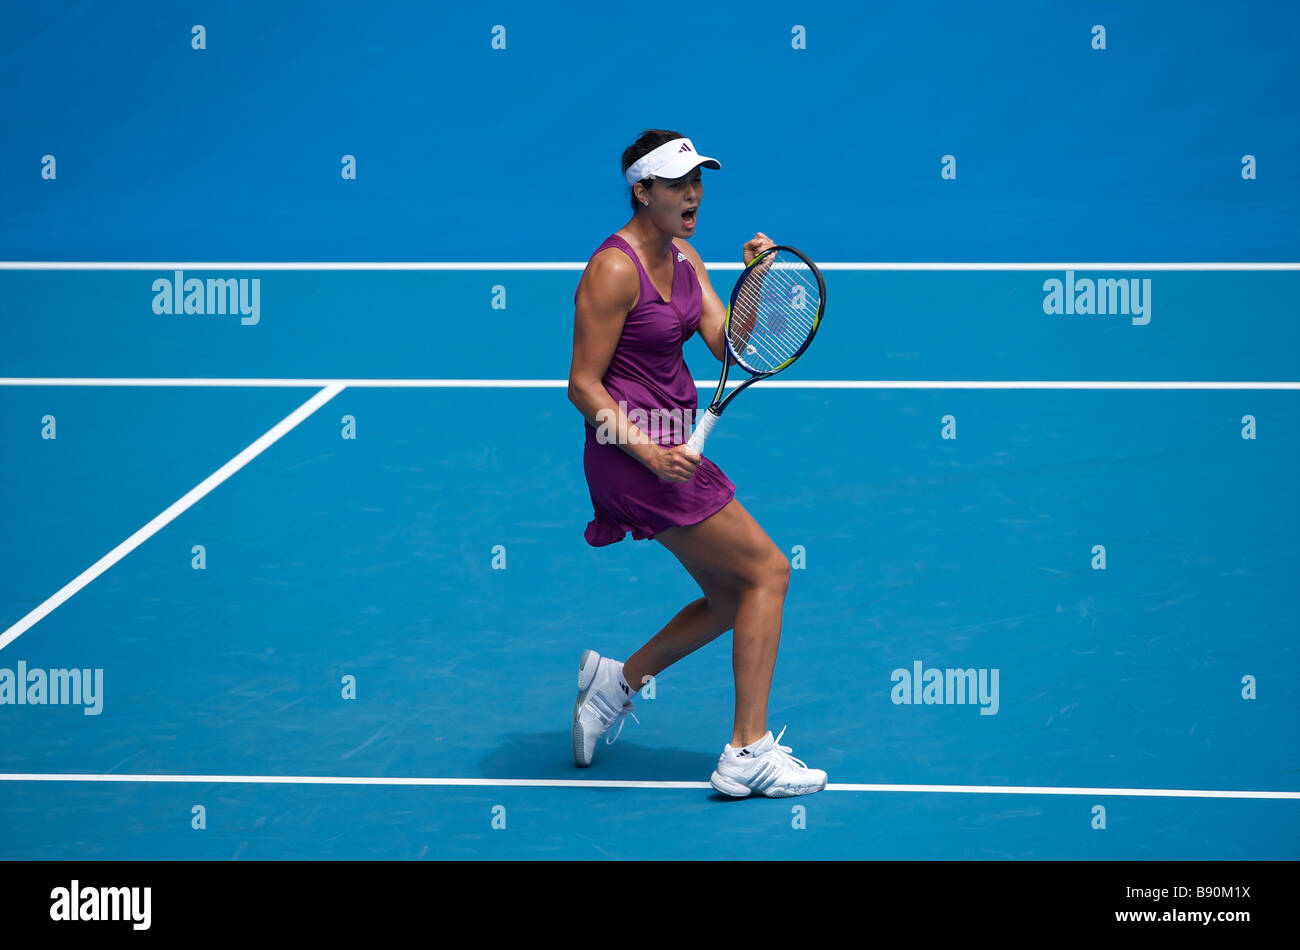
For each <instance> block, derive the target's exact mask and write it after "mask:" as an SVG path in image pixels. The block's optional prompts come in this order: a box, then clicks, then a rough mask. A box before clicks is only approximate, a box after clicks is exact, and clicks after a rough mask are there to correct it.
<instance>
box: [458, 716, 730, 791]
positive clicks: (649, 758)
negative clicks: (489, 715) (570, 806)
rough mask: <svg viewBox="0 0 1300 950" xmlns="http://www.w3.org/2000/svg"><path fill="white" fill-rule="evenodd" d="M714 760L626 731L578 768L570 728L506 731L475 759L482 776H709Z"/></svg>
mask: <svg viewBox="0 0 1300 950" xmlns="http://www.w3.org/2000/svg"><path fill="white" fill-rule="evenodd" d="M717 764H718V757H717V755H716V754H710V753H708V752H704V751H700V750H698V749H677V748H664V747H663V746H647V745H641V744H639V743H637V742H634V741H632V740H631V739H629V737H628V733H627V731H624V733H623V735H621V736H620V737H619V738H618V740H617V741H615V742H614V743H613V744H612V745H606V744H605V740H604V739H601V740H600V743H599V745H598V746H597V747H596V754H595V756H594V757H593V759H592V763H591V765H590V766H588V767H587V768H585V769H582V768H578V767H577V766H576V765H574V763H573V740H572V737H571V734H570V733H569V732H568V731H567V730H564V731H560V730H556V731H553V732H533V733H512V734H510V735H507V736H506V737H505V740H504V741H503V742H502V743H501V745H499V746H498V747H497V748H495V749H493V750H492V751H491V752H489V753H488V754H487V755H485V756H484V757H483V758H482V759H480V760H479V769H480V772H481V774H482V777H483V778H538V779H579V780H582V779H587V780H592V781H613V782H707V781H708V780H709V776H710V775H712V774H713V769H714V767H715V766H716V765H717ZM712 794H714V795H716V796H717V797H718V798H728V796H726V795H717V793H716V792H714V793H712Z"/></svg>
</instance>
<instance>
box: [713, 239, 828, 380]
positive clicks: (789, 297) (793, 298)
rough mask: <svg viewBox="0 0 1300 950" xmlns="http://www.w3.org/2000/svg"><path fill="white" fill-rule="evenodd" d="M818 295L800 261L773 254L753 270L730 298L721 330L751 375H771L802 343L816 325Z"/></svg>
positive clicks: (806, 267) (806, 268)
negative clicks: (753, 372) (724, 329)
mask: <svg viewBox="0 0 1300 950" xmlns="http://www.w3.org/2000/svg"><path fill="white" fill-rule="evenodd" d="M820 303H821V295H820V290H819V287H818V283H817V279H816V277H815V276H814V274H813V272H812V270H811V269H810V268H809V267H808V265H807V264H806V263H804V262H803V261H802V260H800V259H798V258H795V259H793V260H791V259H789V258H786V257H784V256H783V255H782V254H781V252H779V251H778V252H777V253H776V254H775V255H773V256H772V257H771V258H770V259H769V263H766V264H765V263H763V262H760V263H759V264H758V265H756V266H755V267H754V269H753V270H752V271H750V273H749V274H748V275H746V277H745V280H744V282H743V283H742V284H741V286H740V288H739V290H738V291H737V294H736V300H735V302H734V303H733V304H732V307H731V312H730V319H729V323H728V328H727V332H728V335H729V336H730V337H731V344H732V349H733V350H734V351H735V353H736V355H737V357H738V359H739V361H740V362H741V363H742V364H743V365H745V366H746V368H747V369H750V370H752V371H755V372H771V371H772V370H775V369H776V368H777V367H779V366H781V365H782V364H783V363H785V362H786V361H787V360H789V359H790V358H791V357H793V356H794V355H795V354H796V353H798V352H799V350H800V348H801V347H802V346H803V345H804V343H806V342H807V340H808V337H809V336H810V335H811V334H812V332H813V330H814V328H815V326H816V318H817V312H818V310H819V309H820Z"/></svg>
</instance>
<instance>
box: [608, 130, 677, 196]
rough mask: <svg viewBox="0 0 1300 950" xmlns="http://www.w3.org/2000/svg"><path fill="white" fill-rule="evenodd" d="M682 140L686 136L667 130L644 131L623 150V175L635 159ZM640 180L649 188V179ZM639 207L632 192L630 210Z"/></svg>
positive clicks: (634, 193)
mask: <svg viewBox="0 0 1300 950" xmlns="http://www.w3.org/2000/svg"><path fill="white" fill-rule="evenodd" d="M684 138H686V136H684V135H682V133H680V132H670V131H669V130H668V129H646V130H645V131H644V132H642V133H641V137H640V138H638V139H637V140H636V141H635V142H633V143H632V144H631V145H629V146H628V147H627V148H625V149H624V150H623V174H624V175H627V170H628V169H629V168H631V167H632V165H633V164H634V163H635V162H636V161H637V159H639V158H644V157H645V156H647V155H649V154H650V153H651V152H653V151H654V150H655V149H657V148H658V147H659V146H660V145H665V144H667V143H668V142H671V141H672V140H673V139H684ZM641 180H642V181H643V182H645V183H646V187H647V188H649V187H650V180H651V179H649V178H643V179H641ZM640 206H641V204H640V202H638V201H637V200H636V192H635V191H634V192H632V210H633V211H635V210H636V209H637V208H639V207H640Z"/></svg>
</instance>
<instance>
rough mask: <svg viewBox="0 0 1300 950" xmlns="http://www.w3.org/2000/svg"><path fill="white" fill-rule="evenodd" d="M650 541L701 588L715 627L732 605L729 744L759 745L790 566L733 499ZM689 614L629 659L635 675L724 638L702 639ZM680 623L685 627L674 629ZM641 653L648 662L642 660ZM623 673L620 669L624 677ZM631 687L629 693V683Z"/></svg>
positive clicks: (698, 618) (701, 624) (703, 630)
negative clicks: (733, 704) (732, 708)
mask: <svg viewBox="0 0 1300 950" xmlns="http://www.w3.org/2000/svg"><path fill="white" fill-rule="evenodd" d="M655 539H656V540H657V541H659V542H661V543H662V544H663V545H664V547H666V548H668V550H670V551H672V553H673V554H674V555H676V556H677V558H678V560H680V561H681V562H682V564H683V565H684V566H685V567H686V569H687V570H688V571H690V572H691V574H692V575H693V576H695V578H696V580H697V581H700V584H701V588H702V589H703V590H704V592H705V604H706V607H705V609H706V610H707V611H709V612H711V613H713V614H714V621H713V622H714V624H715V625H716V624H717V623H721V622H723V619H724V617H725V614H726V613H727V612H728V611H730V609H731V607H730V605H731V604H733V603H734V604H735V612H734V627H735V636H734V637H733V640H732V652H731V666H732V673H733V675H734V676H735V680H736V711H735V724H734V726H733V730H732V737H731V744H732V745H733V746H737V747H739V746H746V745H749V744H751V743H753V742H757V741H758V740H759V739H761V738H762V737H763V735H764V734H765V733H766V732H767V700H768V695H769V693H770V692H771V688H772V672H773V670H774V669H775V667H776V653H777V647H778V646H779V645H780V641H781V614H782V609H783V607H784V605H785V594H786V590H787V589H788V587H789V582H790V563H789V562H788V561H787V560H786V559H785V555H783V554H782V553H781V551H780V549H778V548H777V546H776V545H775V544H773V543H772V540H771V539H770V538H769V537H768V536H767V535H766V534H765V533H764V532H763V529H762V528H760V527H759V526H758V523H757V522H756V521H754V519H753V518H752V517H751V516H750V514H749V512H747V511H746V510H745V509H744V508H743V507H742V506H741V505H740V503H739V502H738V501H735V500H734V499H733V500H732V501H731V502H729V503H728V504H727V506H726V507H725V508H723V509H722V510H721V511H719V512H718V513H717V514H714V515H712V516H711V517H709V518H706V519H705V520H704V521H702V522H700V523H699V524H696V525H690V526H687V527H681V528H669V529H668V530H666V531H663V532H661V533H660V534H658V535H656V538H655ZM696 603H699V602H698V601H697V602H696ZM723 604H726V605H727V606H725V607H724V606H722V605H723ZM694 607H695V604H692V605H690V606H688V607H687V608H686V609H685V610H683V611H682V613H680V614H678V616H677V617H675V618H674V619H673V622H672V623H670V624H669V625H668V627H665V628H664V630H663V631H661V632H660V633H659V634H658V635H656V637H655V638H654V640H651V642H650V643H649V644H646V646H645V647H642V649H641V650H639V651H638V652H637V653H636V654H634V655H633V657H632V659H630V660H629V663H631V662H632V660H633V659H634V660H636V661H637V663H636V665H634V666H633V670H634V672H637V673H638V674H639V672H640V671H641V670H642V666H641V664H642V663H646V662H647V661H649V663H648V666H647V667H646V669H648V668H649V666H653V665H654V663H656V662H659V661H660V660H662V659H663V658H665V657H668V656H671V657H672V659H671V660H669V661H668V662H672V660H675V659H680V657H682V656H685V655H686V653H689V652H690V651H691V650H693V649H697V648H698V647H699V646H702V645H703V644H704V643H707V642H708V641H709V640H712V639H713V638H714V637H716V636H718V634H719V633H721V632H722V631H721V630H719V631H717V632H712V633H711V635H706V634H709V633H710V632H711V631H712V630H713V627H711V626H710V625H709V623H708V621H707V620H706V619H705V618H704V617H703V616H702V615H700V614H694V613H692V614H690V615H689V616H688V617H687V618H683V615H684V614H687V613H688V612H689V611H692V608H694ZM678 620H682V621H683V622H682V623H681V625H680V626H678V627H676V628H674V624H677V622H678ZM725 629H726V628H725V627H723V630H725ZM670 631H671V633H670ZM665 635H667V636H665ZM660 637H664V640H663V641H662V643H661V644H660V647H659V648H656V649H651V644H654V643H655V641H656V640H659V638H660ZM696 638H697V639H696ZM692 644H694V645H692ZM683 648H685V649H684V650H683ZM647 651H648V652H647ZM643 653H647V655H646V656H642V654H643ZM663 665H664V666H667V665H668V664H667V663H664V664H663ZM661 668H662V667H661ZM626 670H627V667H626V666H624V671H625V675H626ZM628 684H629V685H633V684H632V681H631V680H629V681H628Z"/></svg>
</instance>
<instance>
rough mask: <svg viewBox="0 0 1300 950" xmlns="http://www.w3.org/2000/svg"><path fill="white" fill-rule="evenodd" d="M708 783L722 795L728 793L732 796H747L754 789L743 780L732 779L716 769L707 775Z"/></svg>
mask: <svg viewBox="0 0 1300 950" xmlns="http://www.w3.org/2000/svg"><path fill="white" fill-rule="evenodd" d="M709 784H710V785H712V786H713V787H714V788H716V789H717V790H718V791H720V792H721V793H722V794H723V795H730V796H731V797H732V798H747V797H748V796H749V795H750V794H751V793H752V792H753V791H754V790H753V789H752V788H750V787H749V786H748V785H746V784H744V783H743V782H735V781H732V780H731V779H729V778H727V777H726V776H725V775H723V774H722V773H721V772H719V771H717V770H714V772H713V774H712V775H711V776H709Z"/></svg>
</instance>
